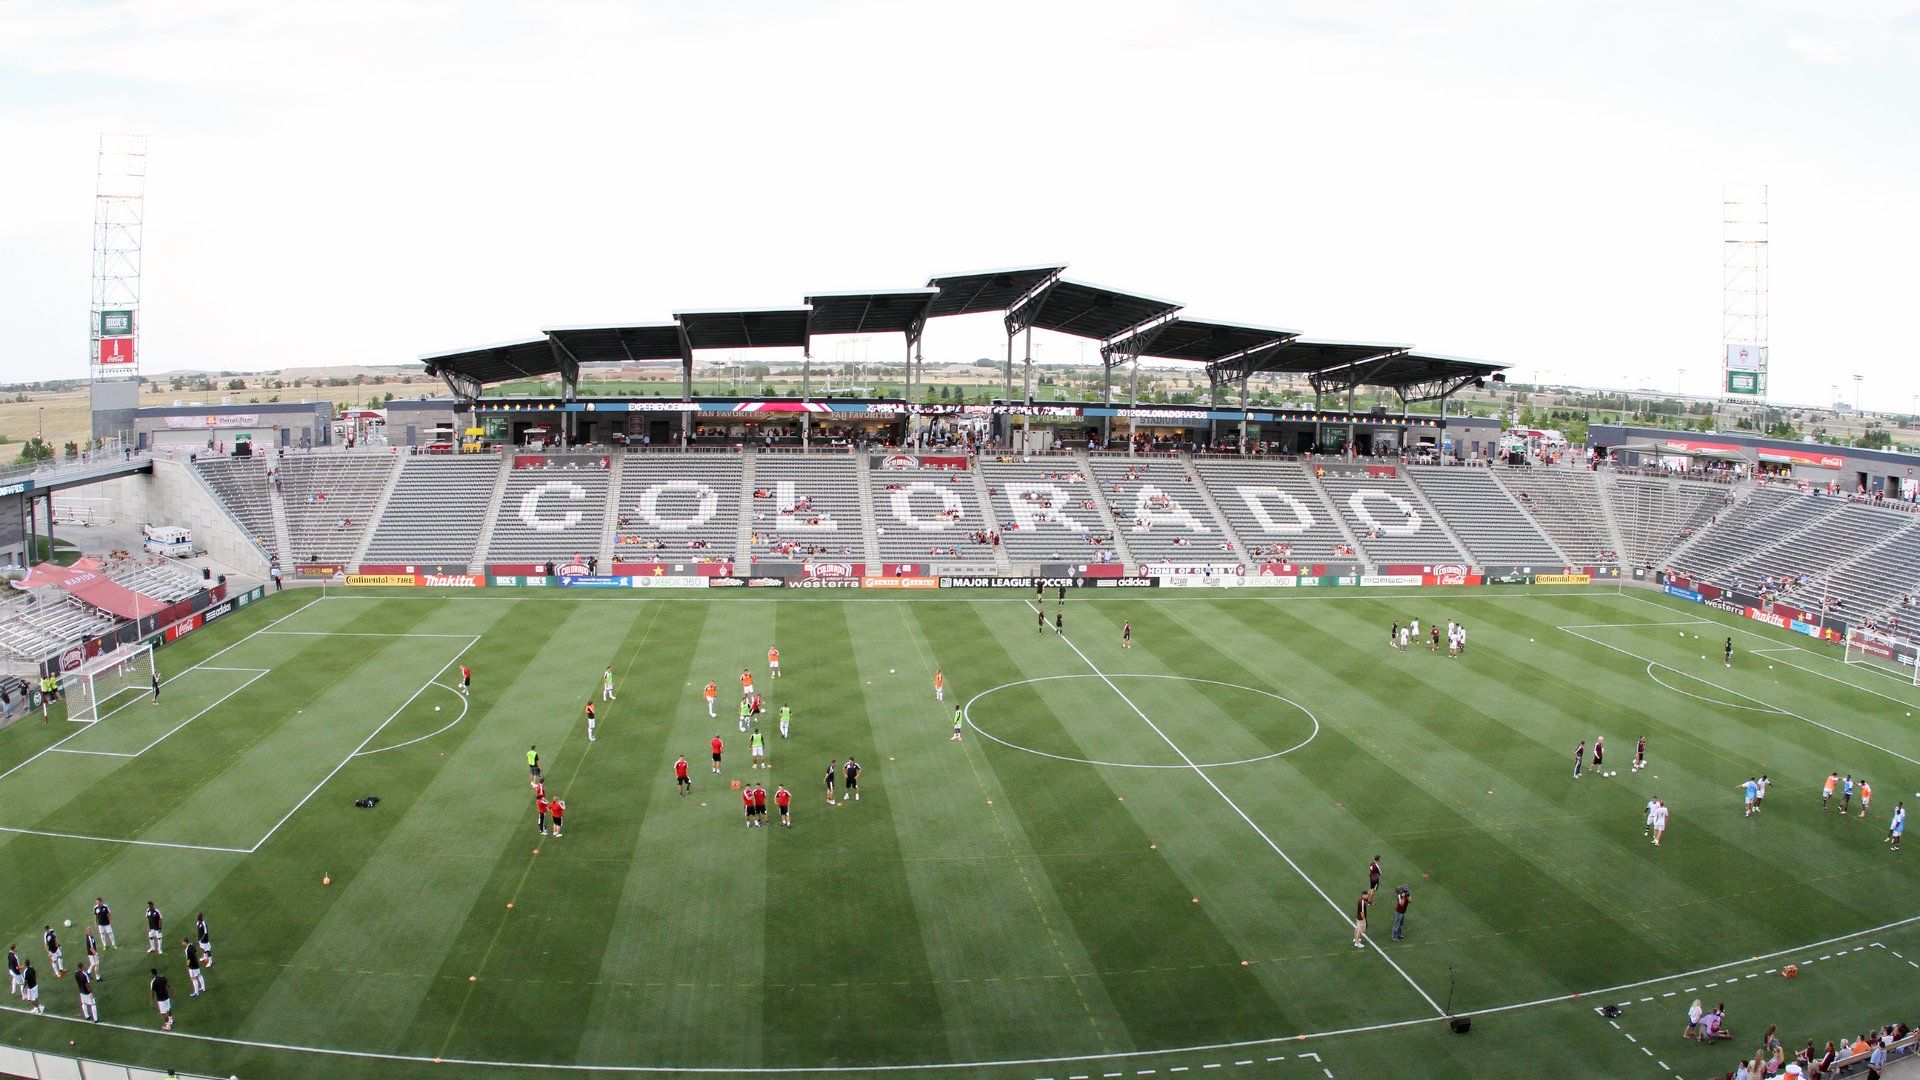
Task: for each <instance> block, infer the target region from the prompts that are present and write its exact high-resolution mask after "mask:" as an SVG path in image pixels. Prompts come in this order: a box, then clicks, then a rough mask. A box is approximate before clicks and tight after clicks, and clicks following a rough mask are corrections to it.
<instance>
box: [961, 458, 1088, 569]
mask: <svg viewBox="0 0 1920 1080" xmlns="http://www.w3.org/2000/svg"><path fill="white" fill-rule="evenodd" d="M980 475H981V477H982V478H983V479H985V480H986V482H987V491H988V495H989V497H990V498H991V499H992V500H993V513H994V517H995V518H996V519H997V520H996V521H995V525H996V527H997V528H999V530H1000V541H1001V544H1002V546H1004V547H1005V548H1006V551H1007V557H1008V558H1009V559H1011V560H1013V561H1014V562H1016V563H1038V562H1072V563H1084V562H1114V561H1117V560H1118V559H1119V555H1118V554H1117V553H1116V552H1115V550H1114V543H1113V530H1112V529H1111V528H1109V527H1108V526H1107V523H1106V519H1105V518H1104V517H1102V516H1101V514H1100V509H1099V506H1098V504H1097V503H1096V501H1095V500H1096V498H1097V497H1098V496H1097V493H1096V492H1095V491H1094V490H1093V487H1092V485H1090V484H1089V483H1088V482H1087V476H1086V470H1085V468H1084V467H1083V466H1082V465H1081V464H1080V463H1079V462H1078V461H1077V460H1075V459H1073V458H1071V457H1039V458H1032V459H1029V460H1026V461H986V460H982V461H981V462H980Z"/></svg>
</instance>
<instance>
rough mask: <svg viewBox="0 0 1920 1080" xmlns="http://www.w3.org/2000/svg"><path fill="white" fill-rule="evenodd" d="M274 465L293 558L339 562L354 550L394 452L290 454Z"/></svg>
mask: <svg viewBox="0 0 1920 1080" xmlns="http://www.w3.org/2000/svg"><path fill="white" fill-rule="evenodd" d="M276 467H277V468H278V470H279V474H280V505H281V507H282V508H283V509H284V510H285V511H286V515H287V543H288V545H289V546H290V547H291V548H292V550H293V557H294V560H295V561H297V562H321V563H341V562H345V561H347V560H348V559H349V558H351V557H352V556H353V553H354V552H356V551H359V550H360V540H361V538H362V537H364V536H365V535H366V532H367V527H368V525H369V524H370V522H371V519H372V517H373V515H374V511H376V510H377V509H379V506H380V495H381V493H382V492H384V491H385V490H386V488H387V481H388V480H389V479H390V478H391V477H392V476H393V468H394V457H393V455H392V454H390V453H387V452H386V451H378V450H377V451H372V452H354V453H334V454H324V455H312V454H291V455H288V456H287V457H285V458H282V459H281V460H280V461H279V462H278V463H277V465H276Z"/></svg>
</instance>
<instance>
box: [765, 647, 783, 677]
mask: <svg viewBox="0 0 1920 1080" xmlns="http://www.w3.org/2000/svg"><path fill="white" fill-rule="evenodd" d="M767 677H768V678H770V679H777V678H779V677H780V650H779V649H776V648H774V647H773V646H771V645H769V646H767Z"/></svg>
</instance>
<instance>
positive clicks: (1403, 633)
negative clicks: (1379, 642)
mask: <svg viewBox="0 0 1920 1080" xmlns="http://www.w3.org/2000/svg"><path fill="white" fill-rule="evenodd" d="M1409 636H1410V635H1409V634H1408V632H1407V628H1406V627H1404V626H1403V627H1401V628H1400V651H1401V652H1406V651H1407V638H1408V637H1409Z"/></svg>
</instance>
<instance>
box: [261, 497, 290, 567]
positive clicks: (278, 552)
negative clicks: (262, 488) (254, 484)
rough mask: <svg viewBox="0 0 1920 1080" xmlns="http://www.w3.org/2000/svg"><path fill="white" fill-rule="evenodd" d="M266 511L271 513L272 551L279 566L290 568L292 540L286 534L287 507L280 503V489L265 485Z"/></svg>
mask: <svg viewBox="0 0 1920 1080" xmlns="http://www.w3.org/2000/svg"><path fill="white" fill-rule="evenodd" d="M267 509H268V510H271V511H272V512H273V550H274V554H275V557H276V558H278V559H279V560H280V565H281V566H285V567H291V566H293V564H294V558H293V540H292V539H291V538H290V537H289V535H288V532H287V506H286V504H285V503H283V502H281V501H280V487H279V485H277V484H268V485H267Z"/></svg>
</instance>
